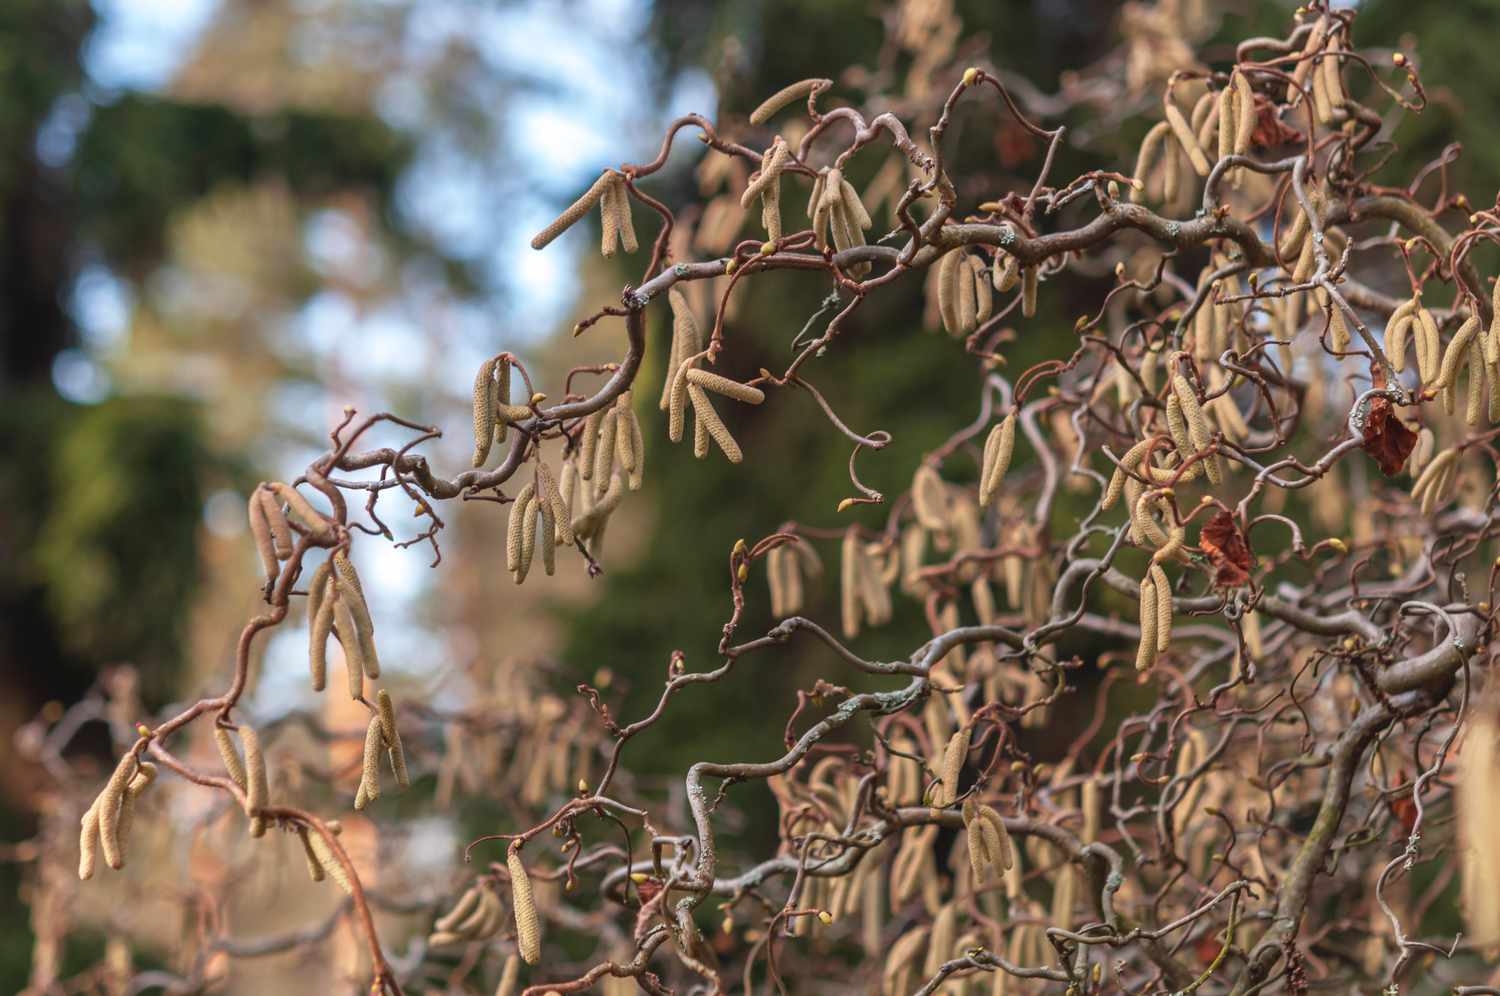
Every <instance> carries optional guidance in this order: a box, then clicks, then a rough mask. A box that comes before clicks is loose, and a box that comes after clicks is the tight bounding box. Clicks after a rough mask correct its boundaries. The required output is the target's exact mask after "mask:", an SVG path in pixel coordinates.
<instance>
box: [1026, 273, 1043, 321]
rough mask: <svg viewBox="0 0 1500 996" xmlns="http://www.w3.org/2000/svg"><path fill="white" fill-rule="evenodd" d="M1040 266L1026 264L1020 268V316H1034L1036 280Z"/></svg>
mask: <svg viewBox="0 0 1500 996" xmlns="http://www.w3.org/2000/svg"><path fill="white" fill-rule="evenodd" d="M1040 272H1041V268H1040V267H1038V266H1028V267H1026V268H1024V269H1023V270H1021V317H1023V318H1035V317H1036V294H1037V281H1038V280H1039V279H1040Z"/></svg>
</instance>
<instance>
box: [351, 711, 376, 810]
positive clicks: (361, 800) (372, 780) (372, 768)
mask: <svg viewBox="0 0 1500 996" xmlns="http://www.w3.org/2000/svg"><path fill="white" fill-rule="evenodd" d="M382 746H383V744H382V739H381V733H380V717H379V716H371V717H370V725H369V726H367V727H365V753H364V763H363V771H362V774H361V777H360V781H359V795H358V796H357V797H356V798H355V801H354V808H355V809H364V808H365V806H366V805H367V804H368V803H371V802H374V801H375V800H376V799H379V798H380V749H381V747H382Z"/></svg>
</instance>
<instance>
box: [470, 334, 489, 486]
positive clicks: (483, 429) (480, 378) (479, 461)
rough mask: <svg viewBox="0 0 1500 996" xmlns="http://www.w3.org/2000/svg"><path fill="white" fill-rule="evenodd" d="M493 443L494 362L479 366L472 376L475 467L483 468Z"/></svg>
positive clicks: (473, 461)
mask: <svg viewBox="0 0 1500 996" xmlns="http://www.w3.org/2000/svg"><path fill="white" fill-rule="evenodd" d="M494 442H495V360H494V358H493V357H492V358H490V359H488V360H485V361H484V362H483V363H481V364H480V365H479V372H478V373H476V374H475V375H474V458H473V460H472V461H471V462H472V463H473V465H474V466H475V467H483V466H484V462H485V461H486V460H488V459H489V456H490V447H491V446H493V445H494Z"/></svg>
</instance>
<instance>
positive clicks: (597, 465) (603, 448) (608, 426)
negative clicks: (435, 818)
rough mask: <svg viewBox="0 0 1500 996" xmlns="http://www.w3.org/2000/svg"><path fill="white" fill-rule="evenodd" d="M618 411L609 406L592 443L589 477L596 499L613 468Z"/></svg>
mask: <svg viewBox="0 0 1500 996" xmlns="http://www.w3.org/2000/svg"><path fill="white" fill-rule="evenodd" d="M619 425H620V413H619V411H618V410H616V409H614V408H610V409H609V410H608V411H607V412H606V413H605V415H604V420H603V421H602V422H600V423H599V438H598V440H596V441H595V443H594V470H593V474H592V476H591V477H590V478H589V480H590V483H592V484H593V486H594V497H595V498H596V499H597V498H598V497H599V496H600V495H602V494H604V489H605V488H607V487H609V478H610V475H611V474H613V473H614V469H615V433H617V432H618V431H619Z"/></svg>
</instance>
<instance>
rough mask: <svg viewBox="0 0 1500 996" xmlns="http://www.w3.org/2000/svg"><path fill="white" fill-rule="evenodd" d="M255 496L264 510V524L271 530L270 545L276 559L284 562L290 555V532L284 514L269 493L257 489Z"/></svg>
mask: <svg viewBox="0 0 1500 996" xmlns="http://www.w3.org/2000/svg"><path fill="white" fill-rule="evenodd" d="M255 494H256V497H257V498H258V499H259V500H260V504H261V507H262V508H264V509H265V513H266V524H267V525H268V526H269V527H270V530H271V545H272V547H273V549H274V550H275V553H276V558H277V559H278V560H285V559H287V558H288V557H290V556H291V555H292V530H291V527H290V526H289V525H287V521H286V514H285V513H284V512H282V510H281V505H280V503H278V502H277V501H276V497H275V495H273V494H272V493H271V492H270V491H267V490H266V489H265V488H257V489H256V491H255Z"/></svg>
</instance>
